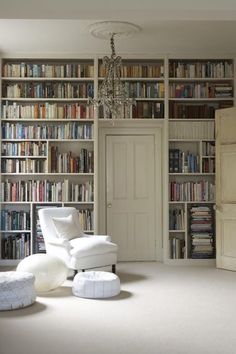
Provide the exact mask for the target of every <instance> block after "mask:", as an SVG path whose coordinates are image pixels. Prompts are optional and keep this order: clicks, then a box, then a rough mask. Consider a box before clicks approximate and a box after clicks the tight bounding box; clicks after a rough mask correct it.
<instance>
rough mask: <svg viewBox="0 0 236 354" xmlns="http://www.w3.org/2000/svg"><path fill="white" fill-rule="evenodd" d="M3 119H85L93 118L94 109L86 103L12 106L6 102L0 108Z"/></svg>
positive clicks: (42, 103) (15, 104)
mask: <svg viewBox="0 0 236 354" xmlns="http://www.w3.org/2000/svg"><path fill="white" fill-rule="evenodd" d="M2 117H3V118H4V119H7V118H12V119H18V118H24V119H27V118H28V119H32V118H35V119H43V118H46V119H57V118H58V119H86V118H94V107H93V106H89V105H87V104H86V103H68V104H60V103H49V102H40V103H34V104H30V105H29V104H18V103H17V102H13V103H12V104H11V103H9V102H8V101H6V103H5V104H3V106H2Z"/></svg>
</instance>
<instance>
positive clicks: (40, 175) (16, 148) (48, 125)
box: [0, 57, 235, 264]
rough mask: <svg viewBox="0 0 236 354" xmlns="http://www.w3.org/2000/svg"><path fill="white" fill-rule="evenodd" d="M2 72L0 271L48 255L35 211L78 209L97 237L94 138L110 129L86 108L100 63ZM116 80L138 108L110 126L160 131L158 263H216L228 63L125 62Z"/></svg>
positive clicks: (57, 62)
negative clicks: (219, 118) (219, 140)
mask: <svg viewBox="0 0 236 354" xmlns="http://www.w3.org/2000/svg"><path fill="white" fill-rule="evenodd" d="M1 73H2V75H1V108H2V109H1V154H0V159H1V177H0V178H1V190H0V192H1V228H0V229H1V263H5V264H14V263H17V262H18V260H19V259H21V258H23V257H25V256H27V255H29V254H32V253H35V252H45V245H44V241H43V237H42V234H41V230H40V224H39V220H38V210H39V209H40V208H42V207H49V206H52V207H60V206H75V207H76V208H77V210H78V213H79V218H80V222H81V225H82V228H83V230H84V232H86V233H89V234H93V233H95V232H96V231H97V223H96V220H97V215H96V210H97V207H98V205H97V204H98V198H97V197H96V193H97V190H96V184H97V183H98V181H97V178H98V174H97V171H98V165H99V163H100V161H99V151H98V141H97V139H98V138H97V137H98V129H100V128H99V127H100V126H101V127H105V126H108V125H109V122H108V121H107V122H105V119H103V118H104V114H103V112H102V110H99V112H97V111H96V109H95V110H94V108H93V107H92V106H91V105H88V104H87V99H88V97H95V98H96V96H97V91H98V87H99V85H100V84H101V82H102V80H103V78H104V76H105V71H104V66H103V64H102V60H100V59H97V57H96V58H90V59H81V60H79V59H65V60H64V59H14V58H12V59H2V69H1ZM121 81H122V82H123V84H124V86H125V88H126V91H127V92H128V94H129V97H130V98H133V99H135V104H133V105H131V106H130V107H129V109H127V108H125V107H124V109H123V111H122V113H121V115H120V117H119V118H120V119H118V120H119V121H120V122H119V124H120V125H119V124H117V126H120V127H125V128H126V127H131V126H134V127H138V126H139V127H140V125H141V124H145V127H146V126H149V125H150V127H152V128H153V129H155V127H156V126H157V127H158V128H160V126H161V129H162V133H161V134H162V148H163V151H162V156H163V161H162V166H163V170H162V174H163V195H162V197H163V210H164V211H163V225H164V227H163V234H164V237H165V241H166V242H164V245H165V247H166V249H164V260H165V261H172V260H174V261H175V262H176V263H178V262H179V261H180V262H179V263H180V264H181V263H182V262H181V260H185V261H190V260H191V262H195V263H201V262H203V263H204V261H205V260H206V259H208V258H209V259H211V258H213V257H214V256H215V227H214V219H215V217H214V209H213V206H214V203H215V133H214V130H215V128H214V127H215V123H214V117H215V111H216V110H217V109H220V108H227V107H231V106H233V103H234V95H235V94H234V67H233V60H232V59H169V58H167V57H163V58H160V57H158V58H151V59H146V58H144V59H143V58H135V59H134V58H132V59H129V58H125V59H123V61H122V67H121ZM96 118H99V119H98V120H97V119H96ZM122 124H123V125H122ZM113 127H114V128H115V127H116V123H114V124H113ZM164 132H166V133H164ZM167 146H168V149H167ZM167 150H168V151H167ZM165 166H166V167H167V166H168V167H167V168H166V169H165ZM167 177H168V183H167V182H166V181H167ZM167 189H168V193H167ZM165 190H166V193H165ZM167 194H168V197H167ZM167 199H168V200H167ZM165 205H168V208H165ZM165 216H166V218H165ZM165 221H168V222H165ZM197 221H200V223H199V224H202V225H203V226H202V230H201V232H199V233H197V232H198V230H197V231H196V228H197V224H198V222H197ZM167 224H168V225H167ZM204 225H205V226H206V227H205V229H204ZM167 229H168V230H167ZM165 231H166V232H165ZM207 233H208V234H207ZM183 263H184V262H183Z"/></svg>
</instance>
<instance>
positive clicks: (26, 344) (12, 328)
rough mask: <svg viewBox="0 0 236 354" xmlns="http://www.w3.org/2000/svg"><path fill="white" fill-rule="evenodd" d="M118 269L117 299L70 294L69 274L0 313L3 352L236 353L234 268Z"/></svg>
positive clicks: (131, 266)
mask: <svg viewBox="0 0 236 354" xmlns="http://www.w3.org/2000/svg"><path fill="white" fill-rule="evenodd" d="M117 269H118V275H119V277H120V280H121V286H122V291H121V293H120V295H119V296H117V297H114V298H110V299H107V300H90V299H82V298H77V297H74V296H73V295H72V293H71V284H72V280H67V281H66V282H65V283H64V284H63V286H62V287H60V288H58V289H56V290H54V291H51V292H49V293H45V294H41V296H38V297H37V302H36V303H35V304H34V305H32V306H30V307H28V308H25V309H21V310H15V311H4V312H3V311H2V312H0V353H1V354H42V353H46V354H47V353H48V354H54V353H55V354H62V353H63V354H64V353H65V354H121V353H122V354H126V353H127V354H144V353H145V354H177V353H179V354H185V353H186V354H197V353H202V354H203V353H204V354H205V353H210V354H218V353H219V354H234V353H236V305H235V304H236V300H235V299H236V273H234V272H228V271H224V270H217V269H215V268H212V267H198V268H197V267H180V266H179V267H173V266H167V265H163V264H161V263H152V262H150V263H142V262H137V263H121V264H118V267H117Z"/></svg>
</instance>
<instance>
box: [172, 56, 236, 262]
mask: <svg viewBox="0 0 236 354" xmlns="http://www.w3.org/2000/svg"><path fill="white" fill-rule="evenodd" d="M233 84H234V74H233V60H231V59H220V58H215V59H214V58H213V59H207V60H206V59H191V58H187V59H180V58H179V59H170V60H169V78H168V87H169V100H168V105H169V124H168V125H169V138H168V140H169V179H168V180H169V230H168V234H169V237H168V239H169V245H168V246H169V250H168V252H166V255H167V257H166V262H167V263H172V264H203V265H205V264H210V263H214V262H215V261H214V258H215V225H214V210H213V205H214V203H215V197H214V195H215V191H214V184H215V153H214V139H215V136H214V114H215V110H216V109H219V108H224V107H228V106H232V105H233V102H234V101H233V100H234V91H233V86H234V85H233ZM174 151H175V154H176V158H175V159H174V158H173V160H172V157H173V155H172V154H173V153H174ZM170 160H172V162H170ZM174 160H175V162H173V161H174ZM175 187H176V188H175ZM182 187H183V189H184V190H185V192H186V190H187V189H188V191H187V192H189V191H190V199H189V196H187V197H186V194H185V193H183V195H182V194H181V193H180V194H181V196H179V195H178V189H181V188H182ZM185 187H186V189H185ZM209 190H211V191H210V193H209ZM181 198H182V199H181ZM194 208H195V209H196V211H195V213H196V214H197V216H194V218H195V219H197V220H200V221H197V222H199V223H202V225H203V229H204V222H205V223H210V224H211V225H212V226H211V227H209V226H208V225H207V226H205V228H207V227H209V230H207V231H206V232H205V238H206V239H207V238H208V239H211V241H205V242H206V243H207V242H209V243H211V242H213V245H214V247H213V248H212V247H211V246H209V245H207V247H205V249H204V247H202V244H201V242H202V239H203V238H204V237H203V233H202V234H201V233H200V232H199V233H198V234H197V232H196V230H195V228H198V225H197V226H196V223H197V222H196V220H195V219H193V217H192V216H191V215H195V214H194V212H193V210H194ZM208 208H209V211H208V210H207V209H208ZM201 210H204V211H201ZM180 213H183V214H184V222H183V224H184V225H181V226H182V227H181V228H180V227H179V225H178V222H177V221H178V217H179V215H180ZM201 213H202V214H204V213H205V214H206V215H205V216H201ZM208 214H210V215H208ZM201 218H202V219H201ZM204 218H205V219H204ZM175 219H176V220H177V221H176V220H175ZM206 220H208V221H206ZM209 220H210V221H209ZM172 224H174V226H172ZM179 228H180V229H179ZM207 233H208V234H207ZM196 235H197V236H196ZM200 236H202V239H201V238H200ZM200 244H201V246H200V247H199V245H200ZM196 245H197V246H196ZM209 249H210V251H209ZM199 250H200V251H199Z"/></svg>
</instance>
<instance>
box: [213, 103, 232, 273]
mask: <svg viewBox="0 0 236 354" xmlns="http://www.w3.org/2000/svg"><path fill="white" fill-rule="evenodd" d="M235 182H236V109H235V108H229V109H223V110H219V111H217V114H216V241H217V242H216V264H217V267H218V268H224V269H229V270H236V187H235V186H236V184H235Z"/></svg>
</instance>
